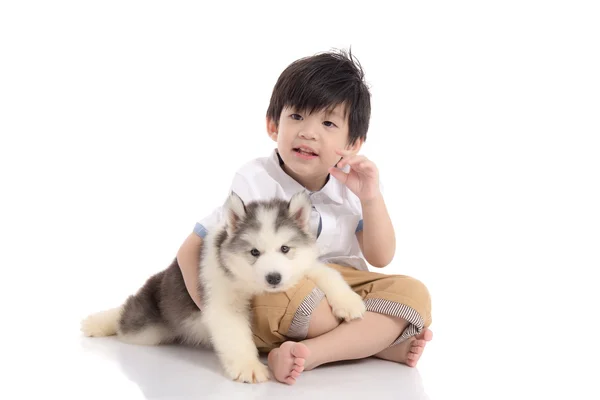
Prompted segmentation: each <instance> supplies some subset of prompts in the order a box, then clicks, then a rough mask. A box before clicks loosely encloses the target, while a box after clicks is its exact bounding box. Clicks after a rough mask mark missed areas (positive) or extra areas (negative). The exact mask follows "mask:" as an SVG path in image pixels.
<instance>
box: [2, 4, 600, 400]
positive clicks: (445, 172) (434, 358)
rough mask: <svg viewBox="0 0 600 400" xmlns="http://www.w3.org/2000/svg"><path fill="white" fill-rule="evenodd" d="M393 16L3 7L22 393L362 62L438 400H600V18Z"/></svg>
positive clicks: (303, 7) (6, 194) (529, 8)
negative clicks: (292, 116) (327, 80)
mask: <svg viewBox="0 0 600 400" xmlns="http://www.w3.org/2000/svg"><path fill="white" fill-rule="evenodd" d="M377 4H379V3H377V2H351V1H344V2H332V1H329V2H310V1H303V2H294V3H285V4H284V3H283V2H259V3H254V2H237V3H236V2H228V3H220V5H218V6H217V5H215V4H214V3H211V4H210V5H201V4H200V3H199V2H148V1H123V0H121V1H102V2H83V1H71V2H66V1H54V2H28V1H19V2H17V1H7V2H2V3H1V5H0V135H1V141H0V167H1V169H0V179H1V183H2V186H1V190H2V194H1V196H0V204H1V207H0V218H1V222H0V235H1V237H0V239H1V241H0V257H1V258H0V261H1V264H0V268H1V271H2V275H1V276H2V280H1V282H2V289H1V290H0V296H1V300H2V301H1V303H0V307H1V309H2V316H3V325H4V326H5V327H6V328H3V329H2V331H3V332H2V336H3V340H2V343H3V344H2V346H4V347H5V348H4V350H2V358H3V360H4V361H5V363H6V364H5V365H7V366H12V368H11V372H10V374H11V375H9V376H10V377H11V379H9V380H8V381H9V382H10V383H9V385H8V386H7V387H8V388H10V387H11V383H12V384H15V387H21V389H22V388H23V387H26V388H28V389H30V390H33V391H37V390H40V391H41V393H46V394H47V393H48V392H47V386H46V387H44V385H42V384H40V382H45V383H51V382H53V383H54V384H56V379H58V378H56V377H57V376H58V375H61V374H55V373H56V372H57V370H56V368H57V367H56V366H55V364H58V363H60V355H61V351H60V346H59V345H58V343H63V342H64V339H62V340H63V341H62V342H61V338H64V337H65V335H67V336H68V337H69V340H71V339H77V340H78V336H77V335H78V324H79V319H80V318H81V317H83V316H85V315H86V314H87V313H89V312H92V311H96V310H98V309H104V308H106V307H110V306H113V305H116V304H119V303H120V302H121V301H122V300H123V299H124V298H125V296H127V295H129V294H131V293H132V292H133V291H135V290H136V289H137V288H138V287H139V286H140V284H141V283H142V282H143V281H144V280H145V279H146V278H147V277H148V276H149V275H150V274H152V273H154V272H157V271H159V270H160V269H162V268H164V267H166V266H167V265H168V264H169V263H170V261H171V260H172V258H173V257H174V256H175V253H176V251H177V249H178V248H179V246H180V244H181V243H182V241H183V240H184V238H185V237H186V236H187V235H188V234H189V233H190V232H191V230H192V228H193V226H194V223H195V222H196V220H197V219H199V218H201V217H202V216H204V215H205V214H207V213H209V212H210V211H212V209H213V207H215V206H216V205H218V204H219V203H220V202H222V201H223V200H224V198H225V196H226V194H227V189H228V187H229V184H230V180H231V178H232V176H233V173H234V172H235V170H237V169H238V168H239V166H240V165H242V164H243V163H245V162H246V161H248V160H250V159H253V158H256V157H262V156H266V155H268V154H269V153H270V151H271V150H272V148H273V146H274V143H273V142H272V141H271V140H270V139H269V138H268V137H267V134H266V130H265V113H266V109H267V106H268V102H269V98H270V95H271V90H272V88H273V85H274V84H275V82H276V80H277V77H278V76H279V74H280V73H281V71H283V69H284V68H285V67H286V66H287V65H288V64H289V63H291V62H292V61H294V60H296V59H297V58H300V57H304V56H307V55H312V54H314V53H317V52H320V51H326V50H329V49H331V48H346V49H347V48H348V47H349V46H352V51H353V53H354V55H355V56H356V57H357V58H358V59H359V61H360V62H361V64H362V66H363V68H364V70H365V73H366V79H367V81H368V83H369V85H370V87H371V91H372V105H373V113H372V121H371V126H370V129H369V132H368V139H367V143H366V145H365V146H364V148H363V150H364V151H363V154H365V155H367V156H368V157H369V158H371V159H372V160H373V161H375V162H376V164H377V165H378V167H379V168H380V172H381V176H382V179H383V181H384V183H385V188H386V195H387V197H386V201H387V204H388V207H389V211H390V214H391V216H392V219H393V222H394V224H395V228H396V235H397V243H398V249H397V253H396V257H395V259H394V261H393V264H392V265H390V266H389V267H387V268H386V269H385V270H384V272H386V273H399V274H408V275H412V276H415V277H417V278H419V279H421V280H422V281H424V282H425V283H426V284H427V285H428V287H429V289H430V291H431V293H432V297H433V325H432V329H433V331H434V340H433V342H431V344H430V345H429V346H428V348H427V350H426V352H425V355H424V356H423V358H422V361H421V363H420V365H419V371H420V373H421V376H422V377H423V382H424V384H425V388H426V390H427V392H428V394H429V395H430V396H431V397H432V398H440V399H441V398H453V396H460V398H477V399H481V398H496V396H497V397H498V398H506V396H508V395H510V396H511V398H533V397H536V398H549V397H552V396H556V397H557V398H558V397H561V396H567V397H571V398H597V397H594V396H596V395H598V391H599V390H598V386H597V381H594V379H596V380H597V376H598V372H599V371H600V369H599V367H598V361H597V360H598V356H599V354H598V353H599V352H598V350H599V345H598V334H599V333H600V329H599V325H598V317H597V315H598V311H597V308H598V305H599V304H600V302H599V301H598V289H597V286H598V278H594V277H593V276H597V269H598V267H600V250H599V247H600V246H599V245H600V212H599V205H600V162H599V154H600V146H599V142H600V141H599V134H600V115H599V114H600V78H599V76H600V74H599V72H598V71H600V55H599V49H600V40H599V38H600V29H599V25H598V20H599V18H600V14H599V13H598V10H597V7H596V6H594V2H591V1H590V2H578V1H569V2H567V1H564V2H558V1H546V2H541V1H540V2H532V1H505V2H495V3H494V4H492V2H477V1H472V2H465V1H459V2H435V3H433V2H400V3H395V4H394V5H393V6H392V3H389V4H388V5H387V6H381V5H377ZM33 343H35V344H36V345H37V346H40V347H44V348H51V349H53V352H52V353H51V354H52V355H44V356H39V354H41V353H35V352H29V351H28V350H27V349H28V348H29V347H28V346H30V345H31V344H33ZM36 354H38V355H36ZM49 354H50V353H49ZM52 357H53V358H52ZM82 373H85V371H82ZM61 379H63V380H65V381H64V382H72V383H73V382H75V381H76V380H77V379H78V378H77V377H75V376H64V375H63V376H62V378H61ZM61 382H62V381H61ZM372 384H373V385H375V386H376V385H378V384H379V383H378V382H377V380H374V381H373V383H372ZM65 385H68V383H65ZM21 389H19V390H21ZM400 389H401V388H399V390H400ZM4 390H9V389H4ZM2 397H4V396H2ZM13 398H14V396H13ZM563 398H564V397H563Z"/></svg>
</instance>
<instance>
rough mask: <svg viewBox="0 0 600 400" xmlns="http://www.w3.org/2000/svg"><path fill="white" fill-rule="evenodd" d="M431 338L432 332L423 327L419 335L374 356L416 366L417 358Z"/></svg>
mask: <svg viewBox="0 0 600 400" xmlns="http://www.w3.org/2000/svg"><path fill="white" fill-rule="evenodd" d="M432 338H433V332H431V330H430V329H428V328H425V329H424V330H423V332H421V333H420V334H419V335H417V336H413V337H412V338H410V339H408V340H405V341H404V342H402V343H400V344H398V345H396V346H394V347H388V348H387V349H385V350H382V351H381V352H379V353H377V354H375V357H377V358H382V359H384V360H389V361H395V362H398V363H402V364H406V365H408V366H409V367H416V366H417V362H418V361H419V358H421V355H422V354H423V350H424V349H425V345H426V344H427V342H429V341H430V340H431V339H432Z"/></svg>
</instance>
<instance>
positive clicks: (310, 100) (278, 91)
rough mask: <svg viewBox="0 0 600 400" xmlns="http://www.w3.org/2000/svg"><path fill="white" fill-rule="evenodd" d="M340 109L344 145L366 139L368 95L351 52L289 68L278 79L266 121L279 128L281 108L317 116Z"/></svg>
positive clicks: (303, 61)
mask: <svg viewBox="0 0 600 400" xmlns="http://www.w3.org/2000/svg"><path fill="white" fill-rule="evenodd" d="M340 104H342V105H344V107H345V113H346V116H348V124H349V135H348V144H351V145H352V144H354V143H355V142H356V140H357V139H362V140H363V141H364V140H366V138H367V130H368V129H369V120H370V118H371V94H370V93H369V89H368V87H367V85H366V83H365V81H364V73H363V70H362V68H361V66H360V63H358V60H356V57H353V56H352V52H351V51H350V52H349V53H346V52H345V51H343V50H340V51H330V52H324V53H318V54H316V55H314V56H310V57H305V58H301V59H299V60H297V61H294V62H293V63H292V64H290V65H289V66H288V67H287V68H286V69H285V70H284V71H283V72H282V73H281V75H280V76H279V79H278V80H277V83H276V84H275V87H274V88H273V94H272V95H271V101H270V103H269V108H268V109H267V117H269V118H270V119H271V120H273V122H275V124H276V125H279V117H280V116H281V110H282V109H283V108H284V107H293V108H295V109H296V110H299V111H302V112H308V113H312V112H315V111H317V112H319V111H323V110H325V109H327V110H329V109H333V108H335V107H336V106H337V105H340Z"/></svg>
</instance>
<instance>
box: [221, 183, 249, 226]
mask: <svg viewBox="0 0 600 400" xmlns="http://www.w3.org/2000/svg"><path fill="white" fill-rule="evenodd" d="M224 211H225V229H226V230H227V233H228V234H229V235H232V234H233V233H234V232H235V231H236V230H237V229H238V227H239V225H240V222H241V221H242V219H244V217H245V216H246V205H245V204H244V201H243V200H242V198H241V197H240V196H238V195H237V194H235V193H234V192H231V193H230V194H229V197H228V198H227V201H226V202H225V209H224Z"/></svg>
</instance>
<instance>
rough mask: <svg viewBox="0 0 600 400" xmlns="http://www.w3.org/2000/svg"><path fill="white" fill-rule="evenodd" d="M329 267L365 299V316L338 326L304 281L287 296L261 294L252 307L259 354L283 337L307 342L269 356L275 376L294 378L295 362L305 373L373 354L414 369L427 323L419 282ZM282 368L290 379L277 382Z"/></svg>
mask: <svg viewBox="0 0 600 400" xmlns="http://www.w3.org/2000/svg"><path fill="white" fill-rule="evenodd" d="M332 267H333V268H336V269H338V270H339V271H340V272H341V273H342V275H344V278H345V279H346V281H347V282H348V283H349V284H350V285H351V286H352V287H353V289H354V290H355V291H356V292H357V293H359V294H360V295H361V296H362V297H363V298H365V303H366V305H367V310H368V312H367V313H366V315H365V317H364V319H362V320H357V321H352V322H350V323H343V324H341V325H340V324H339V322H338V321H337V320H336V319H335V317H334V316H333V315H332V314H331V309H330V307H329V305H328V304H327V302H326V299H323V295H322V292H320V290H319V289H318V288H315V287H314V283H312V281H308V280H306V281H303V282H302V283H301V284H300V285H299V287H300V288H299V289H298V288H294V292H293V293H286V294H285V295H283V294H269V295H266V296H261V297H259V298H260V300H259V301H258V302H257V303H255V308H254V316H255V318H256V320H255V322H256V324H257V325H258V326H261V325H262V328H259V329H258V331H257V332H259V334H258V336H256V335H255V340H256V341H257V345H258V346H259V348H260V347H261V344H262V349H261V350H262V351H268V350H271V349H273V348H276V347H277V346H279V345H281V344H282V343H283V342H284V341H285V340H286V339H287V338H288V337H289V338H291V339H294V340H302V339H307V340H305V341H304V342H303V344H301V345H296V344H295V343H292V342H290V343H285V345H284V346H282V347H281V348H280V349H278V350H275V351H273V352H272V353H271V354H270V355H269V364H270V365H271V366H272V367H274V369H278V370H280V371H274V372H276V373H275V375H278V374H277V372H279V375H280V376H276V378H278V380H284V381H286V382H287V383H292V382H293V380H294V379H293V378H294V375H296V376H297V375H298V374H299V372H301V370H302V369H303V368H302V367H301V366H299V365H296V364H295V363H296V362H298V363H302V362H306V365H305V367H306V368H308V369H310V368H314V367H315V366H317V365H321V364H323V363H327V362H332V361H339V360H348V359H356V358H364V357H368V356H371V355H375V356H378V357H380V358H384V359H388V360H393V361H397V362H404V363H406V364H408V365H414V364H415V363H416V359H418V357H419V356H420V352H421V351H420V350H422V348H423V346H424V344H425V341H426V339H427V338H429V335H430V334H431V332H430V331H429V330H428V329H427V326H429V324H430V322H431V317H430V299H429V293H428V292H427V289H426V288H425V287H424V286H423V284H422V283H420V282H419V281H417V280H415V279H412V278H409V277H404V276H393V275H384V274H377V273H372V272H366V271H357V270H354V269H352V268H347V267H340V266H336V265H332ZM273 306H274V307H273ZM415 336H416V338H415ZM261 338H262V339H261ZM261 340H262V341H261ZM355 343H356V345H353V346H350V345H349V344H355ZM312 350H314V351H312ZM294 353H295V354H294ZM303 358H305V360H302V359H303ZM275 364H277V365H275ZM285 369H287V370H288V371H289V372H288V373H289V374H290V375H289V376H287V377H284V378H285V379H281V373H282V372H281V370H285Z"/></svg>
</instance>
